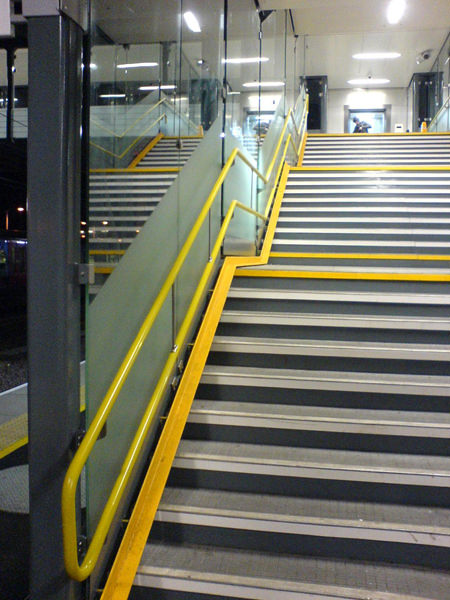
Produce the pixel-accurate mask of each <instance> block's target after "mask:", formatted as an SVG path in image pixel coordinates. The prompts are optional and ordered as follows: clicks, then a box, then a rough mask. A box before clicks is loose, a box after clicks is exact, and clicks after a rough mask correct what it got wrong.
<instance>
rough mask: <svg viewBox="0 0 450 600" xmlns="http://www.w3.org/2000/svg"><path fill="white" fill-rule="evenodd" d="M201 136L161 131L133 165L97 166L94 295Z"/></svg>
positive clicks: (92, 221)
mask: <svg viewBox="0 0 450 600" xmlns="http://www.w3.org/2000/svg"><path fill="white" fill-rule="evenodd" d="M201 139H202V138H201V137H187V138H183V137H181V138H171V137H167V138H166V137H162V136H158V138H157V143H156V144H155V145H153V146H152V147H151V148H150V149H149V151H148V152H146V153H144V154H143V155H142V156H141V157H138V161H137V162H136V161H133V163H132V166H130V167H129V168H127V169H93V170H92V172H91V174H90V185H89V194H90V200H89V202H90V209H89V244H90V254H91V257H92V258H93V259H94V262H95V270H96V282H95V285H93V286H91V287H90V293H91V294H95V293H97V292H98V290H99V289H100V287H101V286H102V285H103V283H104V282H105V280H106V278H107V277H108V275H109V274H110V273H111V272H112V270H113V269H114V267H115V265H116V264H117V262H118V261H119V260H120V258H121V257H122V255H123V254H124V253H125V251H126V249H127V248H128V246H129V245H130V244H131V243H132V241H133V240H134V238H135V237H136V236H137V235H138V234H139V233H140V231H141V229H142V227H143V226H144V225H145V223H146V221H147V219H148V218H149V217H150V216H151V214H152V213H153V211H154V210H155V208H156V207H157V206H158V204H159V202H160V201H161V199H162V198H163V197H164V195H165V194H166V192H167V190H168V189H169V187H170V186H171V185H172V183H173V182H174V180H175V179H176V177H177V176H178V172H179V171H180V169H181V168H182V167H183V166H184V164H185V163H186V162H187V160H188V159H189V158H190V156H191V155H192V153H193V152H194V150H195V149H196V148H197V146H198V144H199V143H200V141H201ZM134 162H136V164H134Z"/></svg>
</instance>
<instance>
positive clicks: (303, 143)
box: [297, 132, 308, 167]
mask: <svg viewBox="0 0 450 600" xmlns="http://www.w3.org/2000/svg"><path fill="white" fill-rule="evenodd" d="M307 140H308V132H306V133H305V135H304V136H303V141H302V145H301V147H300V154H299V157H298V162H297V167H301V166H302V163H303V156H304V155H305V148H306V142H307Z"/></svg>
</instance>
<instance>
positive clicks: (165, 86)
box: [139, 85, 177, 92]
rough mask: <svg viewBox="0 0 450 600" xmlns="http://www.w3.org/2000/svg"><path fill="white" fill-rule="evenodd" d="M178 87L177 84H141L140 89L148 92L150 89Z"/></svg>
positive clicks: (172, 88)
mask: <svg viewBox="0 0 450 600" xmlns="http://www.w3.org/2000/svg"><path fill="white" fill-rule="evenodd" d="M176 87H177V86H176V85H141V87H140V88H139V89H140V90H142V91H143V92H147V91H150V90H174V89H176Z"/></svg>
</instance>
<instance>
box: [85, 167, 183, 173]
mask: <svg viewBox="0 0 450 600" xmlns="http://www.w3.org/2000/svg"><path fill="white" fill-rule="evenodd" d="M178 171H181V167H163V168H159V167H141V168H139V167H134V168H133V169H131V168H129V167H127V168H123V169H90V171H89V172H90V173H178Z"/></svg>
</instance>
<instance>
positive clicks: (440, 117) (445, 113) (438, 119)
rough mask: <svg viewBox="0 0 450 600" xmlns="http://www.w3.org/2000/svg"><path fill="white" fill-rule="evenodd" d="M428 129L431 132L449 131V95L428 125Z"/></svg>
mask: <svg viewBox="0 0 450 600" xmlns="http://www.w3.org/2000/svg"><path fill="white" fill-rule="evenodd" d="M428 131H429V132H432V133H438V132H445V131H450V96H449V97H448V98H447V100H446V101H445V102H444V104H443V105H442V106H441V108H440V109H439V110H438V112H437V113H436V115H435V117H434V119H433V120H432V121H431V123H430V124H429V125H428Z"/></svg>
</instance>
